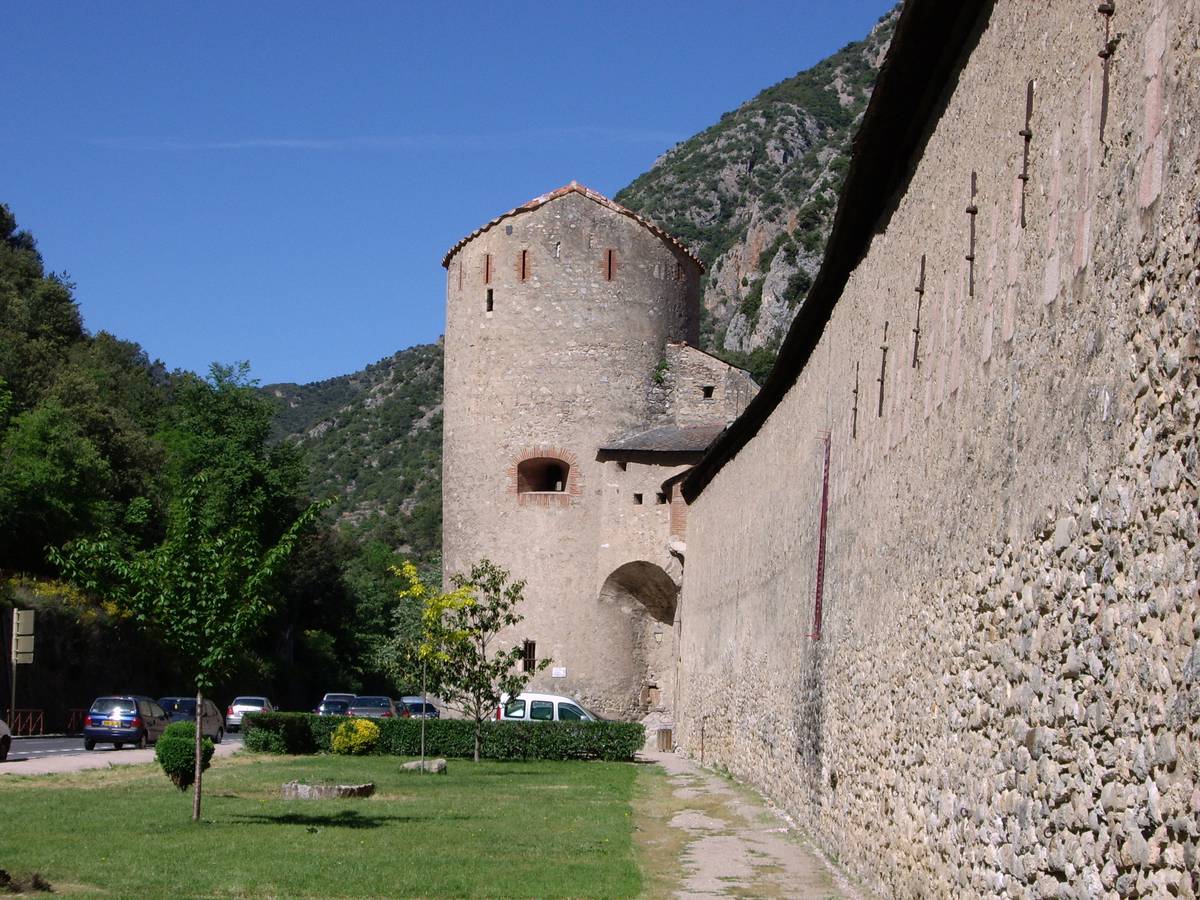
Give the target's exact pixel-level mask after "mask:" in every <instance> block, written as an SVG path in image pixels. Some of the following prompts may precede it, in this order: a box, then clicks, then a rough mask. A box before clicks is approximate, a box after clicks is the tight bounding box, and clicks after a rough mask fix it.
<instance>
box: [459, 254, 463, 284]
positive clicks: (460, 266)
mask: <svg viewBox="0 0 1200 900" xmlns="http://www.w3.org/2000/svg"><path fill="white" fill-rule="evenodd" d="M462 270H463V265H462V259H461V258H460V259H459V260H458V289H459V290H460V291H461V290H462V278H463V273H462Z"/></svg>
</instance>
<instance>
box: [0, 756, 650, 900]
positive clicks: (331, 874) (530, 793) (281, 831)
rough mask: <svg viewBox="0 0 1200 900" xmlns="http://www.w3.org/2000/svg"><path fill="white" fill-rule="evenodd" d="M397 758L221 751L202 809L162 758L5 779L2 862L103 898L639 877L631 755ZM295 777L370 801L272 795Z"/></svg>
mask: <svg viewBox="0 0 1200 900" xmlns="http://www.w3.org/2000/svg"><path fill="white" fill-rule="evenodd" d="M400 762H401V761H400V760H398V759H396V758H395V757H381V756H380V757H359V758H350V757H332V756H323V757H256V756H250V755H246V756H239V757H235V758H234V759H226V760H218V761H216V762H215V764H214V765H213V768H211V769H210V770H209V771H208V772H207V773H206V774H205V778H204V816H203V821H202V822H201V823H200V824H193V823H192V822H191V820H190V815H191V792H190V791H189V792H187V793H180V792H179V791H177V790H175V788H174V787H172V786H171V784H170V782H168V781H167V779H166V777H165V776H164V775H163V774H162V772H161V771H160V770H159V769H158V768H157V767H150V766H131V767H128V768H125V767H122V768H117V769H109V770H101V771H93V772H82V773H79V774H76V775H60V776H47V777H40V778H16V777H8V776H6V777H4V778H3V779H0V867H3V868H5V869H7V870H8V871H10V872H12V873H14V874H20V875H28V874H29V873H31V872H35V871H36V872H39V873H40V874H41V875H42V876H43V877H45V878H46V879H47V880H48V881H49V882H50V883H51V884H52V885H53V886H54V888H55V890H56V891H61V892H64V893H104V894H108V895H110V896H168V895H169V896H250V895H253V896H280V897H283V896H287V897H293V896H323V897H331V896H354V897H377V896H433V897H483V896H487V897H534V896H536V897H564V896H567V897H627V896H632V895H636V894H637V893H638V892H639V890H640V888H641V877H640V875H639V872H638V861H637V851H636V850H635V847H634V843H633V837H632V835H633V822H632V819H631V807H630V801H631V797H632V795H633V786H634V781H635V779H636V777H637V771H636V770H637V767H635V766H633V765H628V764H623V763H600V762H527V763H519V762H512V763H509V762H504V763H500V762H482V763H479V764H478V765H476V764H475V763H472V762H468V761H462V760H450V763H449V773H448V774H446V775H418V774H415V773H407V772H406V773H401V771H400V769H399V765H400ZM291 779H300V780H307V781H325V782H329V781H332V782H337V783H341V784H352V783H361V782H365V781H373V782H375V796H373V797H371V798H369V799H365V800H333V801H330V800H326V801H313V800H292V801H284V800H281V799H280V797H279V793H280V785H281V784H282V783H283V782H285V781H289V780H291Z"/></svg>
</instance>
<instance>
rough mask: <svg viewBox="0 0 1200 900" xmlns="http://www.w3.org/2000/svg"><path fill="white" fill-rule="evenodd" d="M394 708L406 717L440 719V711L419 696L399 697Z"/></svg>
mask: <svg viewBox="0 0 1200 900" xmlns="http://www.w3.org/2000/svg"><path fill="white" fill-rule="evenodd" d="M396 709H398V710H400V715H401V716H403V717H404V718H406V719H410V718H411V719H440V718H441V717H442V713H441V711H440V710H439V709H438V708H437V707H436V706H434V705H433V704H432V703H430V702H428V701H426V700H422V699H421V698H420V697H416V696H411V697H401V698H400V699H399V700H397V701H396Z"/></svg>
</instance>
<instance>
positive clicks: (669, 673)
mask: <svg viewBox="0 0 1200 900" xmlns="http://www.w3.org/2000/svg"><path fill="white" fill-rule="evenodd" d="M598 600H599V604H600V608H601V613H602V616H603V617H604V620H605V621H606V622H607V623H608V627H606V628H605V629H604V631H603V634H604V643H605V644H606V646H605V647H604V648H603V656H604V658H605V660H606V670H607V671H606V673H605V674H606V676H607V677H606V678H605V681H606V682H607V683H608V690H607V691H606V693H607V694H608V699H607V706H608V710H609V712H610V714H611V715H614V716H617V717H620V718H628V719H634V720H637V719H641V718H642V717H644V716H646V715H647V714H653V713H666V714H668V715H669V713H670V711H671V710H672V704H673V696H674V686H675V667H676V663H677V660H678V655H677V653H676V649H675V648H676V630H675V615H676V609H677V607H678V602H679V585H677V584H676V583H675V582H674V581H673V580H672V579H671V576H670V575H668V574H667V573H666V571H664V570H663V568H662V567H661V566H658V565H655V564H654V563H651V562H646V561H644V560H638V561H635V562H628V563H625V564H624V565H622V566H619V567H618V568H617V569H614V570H613V571H612V572H611V573H610V574H609V576H608V577H607V578H606V579H605V580H604V584H603V586H602V587H601V588H600V596H599V598H598Z"/></svg>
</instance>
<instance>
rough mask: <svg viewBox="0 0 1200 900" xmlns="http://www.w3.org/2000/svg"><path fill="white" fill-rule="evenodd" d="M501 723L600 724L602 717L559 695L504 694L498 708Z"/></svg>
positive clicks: (524, 692) (497, 714)
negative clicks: (512, 695) (511, 695)
mask: <svg viewBox="0 0 1200 900" xmlns="http://www.w3.org/2000/svg"><path fill="white" fill-rule="evenodd" d="M496 720H497V721H500V722H598V721H600V717H599V716H598V715H596V714H595V713H591V712H588V711H587V710H586V709H584V707H583V704H581V703H579V702H578V701H576V700H572V699H571V698H570V697H560V696H559V695H558V694H531V693H529V692H527V691H523V692H522V693H520V694H517V696H515V697H509V696H508V695H507V694H504V695H502V696H501V697H500V705H499V706H498V707H496Z"/></svg>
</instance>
